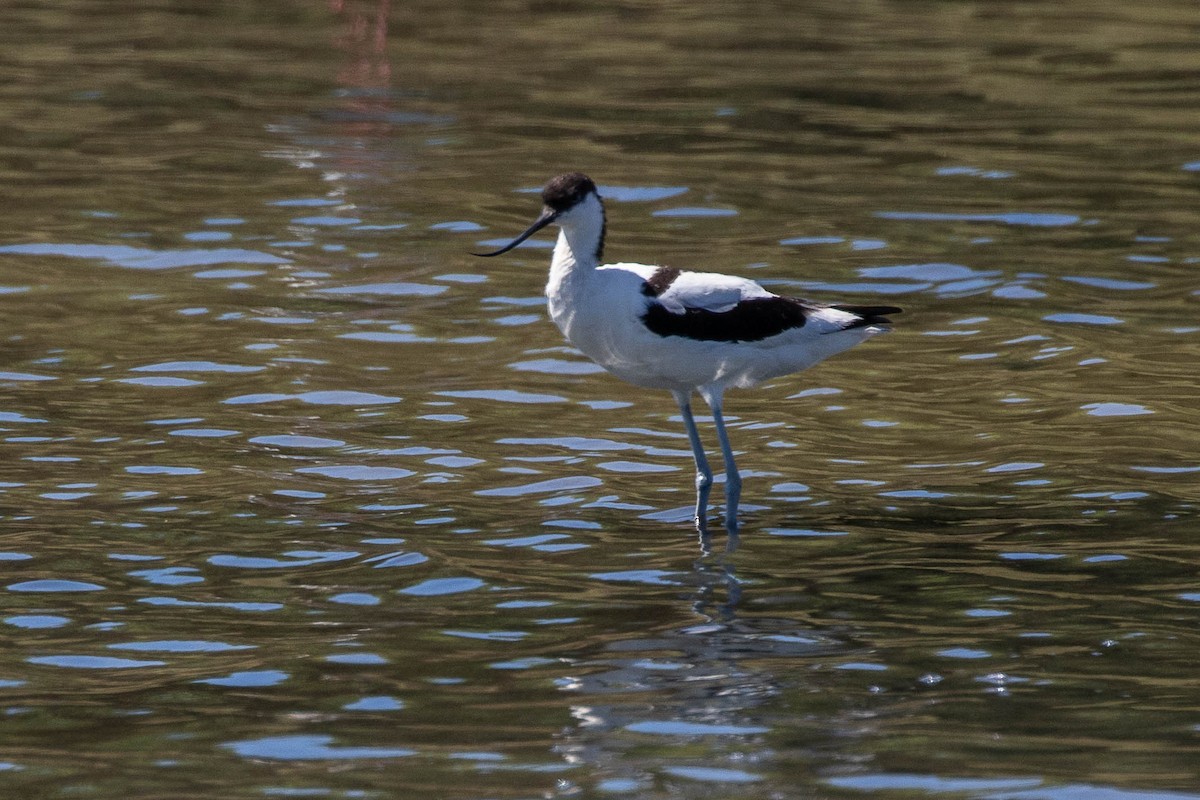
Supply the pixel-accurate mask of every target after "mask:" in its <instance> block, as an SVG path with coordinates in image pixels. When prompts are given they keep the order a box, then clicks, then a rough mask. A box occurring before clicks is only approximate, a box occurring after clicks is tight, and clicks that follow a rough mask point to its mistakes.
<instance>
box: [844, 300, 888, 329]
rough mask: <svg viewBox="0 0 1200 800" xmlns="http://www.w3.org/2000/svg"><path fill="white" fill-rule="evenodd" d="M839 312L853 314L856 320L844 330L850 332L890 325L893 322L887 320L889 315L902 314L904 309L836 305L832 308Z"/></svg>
mask: <svg viewBox="0 0 1200 800" xmlns="http://www.w3.org/2000/svg"><path fill="white" fill-rule="evenodd" d="M831 308H836V309H837V310H838V311H845V312H846V313H848V314H853V315H854V316H855V317H856V319H855V320H853V321H852V322H851V323H850V324H849V325H847V326H846V327H845V328H843V329H842V330H850V329H851V328H866V327H869V326H872V325H890V324H892V321H891V320H890V319H888V318H887V315H888V314H900V313H902V309H899V308H896V307H895V306H852V305H836V306H831Z"/></svg>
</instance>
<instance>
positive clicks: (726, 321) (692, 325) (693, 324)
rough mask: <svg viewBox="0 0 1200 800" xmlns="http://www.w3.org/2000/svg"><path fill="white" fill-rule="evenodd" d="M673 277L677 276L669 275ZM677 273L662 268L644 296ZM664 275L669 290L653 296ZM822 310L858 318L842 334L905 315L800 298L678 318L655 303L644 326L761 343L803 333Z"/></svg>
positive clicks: (751, 301) (703, 338) (756, 300)
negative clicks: (797, 331)
mask: <svg viewBox="0 0 1200 800" xmlns="http://www.w3.org/2000/svg"><path fill="white" fill-rule="evenodd" d="M669 272H673V273H675V275H669V274H666V273H669ZM678 272H679V270H673V269H671V268H670V267H662V268H660V269H659V271H658V272H656V273H654V275H652V276H651V278H650V280H648V281H646V283H645V284H644V285H643V286H642V293H643V294H645V295H648V296H651V297H654V296H657V295H658V294H661V293H662V291H665V289H666V286H669V285H670V283H671V281H673V280H674V279H675V278H676V277H678ZM660 276H661V280H662V281H665V286H663V288H662V289H660V290H658V291H657V292H654V291H652V290H653V289H654V288H655V287H656V279H660ZM821 308H834V309H837V310H838V311H845V312H847V313H849V314H853V315H854V319H852V320H850V321H849V322H847V323H846V325H845V326H843V327H842V330H850V329H852V328H863V327H866V326H867V325H887V324H889V323H890V322H891V320H889V319H888V318H887V317H886V316H885V315H886V314H899V313H900V309H899V308H896V307H895V306H853V305H834V306H824V305H819V304H817V303H809V302H806V301H804V300H800V299H798V298H795V297H751V298H748V299H746V300H742V301H741V302H739V303H738V304H737V305H735V306H734V307H733V308H731V309H729V310H727V311H710V310H708V309H706V308H688V309H684V311H683V312H682V313H675V312H673V311H669V310H668V309H667V308H666V306H664V305H662V304H661V303H651V304H650V307H649V308H647V309H646V313H645V314H643V315H642V323H643V324H644V325H645V326H646V328H647V329H648V330H649V331H650V332H651V333H656V334H658V335H659V336H684V337H686V338H688V339H695V340H696V341H700V342H761V341H762V340H763V339H769V338H771V337H772V336H778V335H779V334H781V333H783V332H784V331H789V330H793V329H795V328H803V327H804V324H805V323H806V322H807V321H808V315H809V314H811V313H812V312H814V311H817V310H819V309H821Z"/></svg>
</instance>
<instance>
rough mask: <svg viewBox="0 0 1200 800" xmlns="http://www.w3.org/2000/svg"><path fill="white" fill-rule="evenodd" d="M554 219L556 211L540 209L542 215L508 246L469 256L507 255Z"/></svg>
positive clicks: (556, 215) (556, 214)
mask: <svg viewBox="0 0 1200 800" xmlns="http://www.w3.org/2000/svg"><path fill="white" fill-rule="evenodd" d="M556 217H558V212H557V211H555V210H554V209H552V208H544V209H542V215H541V216H540V217H538V218H537V219H536V220H534V222H533V224H532V225H530V226H529V227H528V228H526V229H525V231H524V233H522V234H521V235H520V236H518V237H517V238H515V239H513V240H512V241H511V242H509V243H508V244H506V245H504V247H501V248H500V249H499V250H493V251H492V252H490V253H471V255H473V256H479V257H480V258H491V257H492V256H498V255H500V254H501V253H507V252H508V251H509V250H512V249H513V248H514V247H516V246H517V245H519V244H520V243H521V242H523V241H525V240H526V239H528V238H529V237H530V236H533V235H534V234H535V233H537V232H538V231H540V230H541V229H542V228H544V227H546V226H547V225H549V224H550V223H551V222H554V220H555V218H556Z"/></svg>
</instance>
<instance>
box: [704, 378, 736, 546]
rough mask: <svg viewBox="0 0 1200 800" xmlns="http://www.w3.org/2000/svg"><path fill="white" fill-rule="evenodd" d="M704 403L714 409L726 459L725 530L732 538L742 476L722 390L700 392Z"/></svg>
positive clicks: (705, 389) (706, 389) (714, 416)
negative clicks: (726, 421) (727, 419)
mask: <svg viewBox="0 0 1200 800" xmlns="http://www.w3.org/2000/svg"><path fill="white" fill-rule="evenodd" d="M700 394H701V396H702V397H704V401H705V402H706V403H708V407H709V408H710V409H712V415H713V422H715V423H716V426H717V438H718V439H719V440H720V442H721V457H722V458H723V459H725V529H726V530H728V531H729V535H730V536H737V532H738V519H737V516H738V501H739V500H740V499H741V497H742V476H741V474H740V473H739V472H738V468H737V462H736V461H734V459H733V448H732V447H731V446H730V445H729V434H728V433H727V432H726V431H725V417H724V415H722V413H721V406H722V403H723V400H724V398H723V396H722V394H721V390H720V389H715V388H711V387H705V388H702V389H701V390H700Z"/></svg>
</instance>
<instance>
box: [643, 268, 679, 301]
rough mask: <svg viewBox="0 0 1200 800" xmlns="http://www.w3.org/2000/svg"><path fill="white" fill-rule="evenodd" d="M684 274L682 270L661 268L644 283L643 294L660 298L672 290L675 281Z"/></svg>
mask: <svg viewBox="0 0 1200 800" xmlns="http://www.w3.org/2000/svg"><path fill="white" fill-rule="evenodd" d="M682 274H683V271H682V270H678V269H675V268H674V267H659V268H658V269H656V270H654V274H653V275H651V276H650V277H649V278H647V279H646V280H645V282H644V283H642V294H644V295H646V297H658V296H659V295H661V294H662V293H663V292H665V291H666V290H667V289H670V288H671V284H672V283H674V282H675V279H676V278H678V277H679V276H680V275H682Z"/></svg>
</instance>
